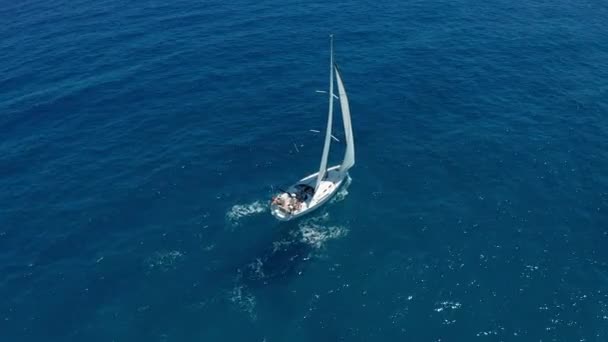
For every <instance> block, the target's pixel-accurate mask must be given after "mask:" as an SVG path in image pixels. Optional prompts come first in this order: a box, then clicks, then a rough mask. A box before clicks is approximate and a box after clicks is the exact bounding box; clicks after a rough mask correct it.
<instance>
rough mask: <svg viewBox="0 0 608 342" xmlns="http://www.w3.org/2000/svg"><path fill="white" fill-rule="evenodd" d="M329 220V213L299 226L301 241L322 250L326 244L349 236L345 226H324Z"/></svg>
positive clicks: (305, 221)
mask: <svg viewBox="0 0 608 342" xmlns="http://www.w3.org/2000/svg"><path fill="white" fill-rule="evenodd" d="M328 218H329V215H328V214H327V213H325V214H323V215H322V216H319V217H313V218H310V219H307V220H304V221H302V222H300V223H299V224H298V227H299V228H300V229H299V233H300V241H302V242H304V243H306V244H309V245H311V246H312V247H314V248H321V247H323V245H324V244H325V242H327V241H329V240H333V239H337V238H340V237H343V236H346V234H348V229H346V228H345V227H343V226H329V225H323V223H325V222H326V221H327V220H328Z"/></svg>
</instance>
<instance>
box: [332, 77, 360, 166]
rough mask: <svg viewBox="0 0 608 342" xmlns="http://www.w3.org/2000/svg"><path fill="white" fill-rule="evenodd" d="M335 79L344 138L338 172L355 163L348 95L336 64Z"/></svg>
mask: <svg viewBox="0 0 608 342" xmlns="http://www.w3.org/2000/svg"><path fill="white" fill-rule="evenodd" d="M335 70H336V81H337V83H338V94H339V95H340V107H341V109H342V121H343V122H344V137H345V140H346V151H345V152H344V160H343V161H342V164H341V165H340V172H342V173H344V172H346V171H348V169H350V168H351V167H353V165H355V141H354V139H353V126H352V124H351V122H350V107H349V105H348V97H347V96H346V90H345V89H344V83H342V77H341V76H340V71H339V70H338V66H337V65H336V66H335Z"/></svg>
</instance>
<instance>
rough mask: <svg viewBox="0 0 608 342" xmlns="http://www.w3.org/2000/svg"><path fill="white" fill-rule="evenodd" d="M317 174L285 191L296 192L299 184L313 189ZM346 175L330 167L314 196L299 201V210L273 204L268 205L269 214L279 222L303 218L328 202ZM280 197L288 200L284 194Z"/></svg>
mask: <svg viewBox="0 0 608 342" xmlns="http://www.w3.org/2000/svg"><path fill="white" fill-rule="evenodd" d="M318 174H319V173H318V172H316V173H313V174H311V175H308V176H306V177H304V178H302V179H300V180H299V181H298V182H297V183H296V184H294V185H292V186H290V187H289V188H288V189H287V192H288V193H295V192H297V191H298V189H297V186H298V185H300V184H304V185H308V186H312V187H314V185H315V184H316V181H317V176H318ZM346 175H347V174H346V173H344V172H340V165H336V166H332V167H330V168H329V169H327V176H326V178H325V180H323V181H321V183H320V184H319V187H318V189H317V191H316V192H315V194H314V195H313V196H311V197H310V198H307V199H306V200H305V201H301V202H300V203H301V204H300V207H299V208H297V209H295V210H289V209H287V208H285V206H280V205H277V204H274V203H273V204H271V205H270V212H271V213H272V215H273V216H274V217H276V218H277V219H279V220H281V221H289V220H293V219H295V218H298V217H301V216H304V215H306V214H308V213H310V212H312V211H314V210H315V209H317V208H319V207H320V206H322V205H323V204H324V203H325V202H327V201H328V200H330V199H331V198H332V197H333V196H334V195H335V194H336V193H337V192H338V189H339V188H340V186H341V185H342V183H343V182H344V179H346ZM280 196H283V199H284V200H288V199H289V195H288V194H286V193H284V194H282V195H280Z"/></svg>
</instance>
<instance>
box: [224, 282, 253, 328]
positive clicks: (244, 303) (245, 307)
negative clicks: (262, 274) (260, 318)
mask: <svg viewBox="0 0 608 342" xmlns="http://www.w3.org/2000/svg"><path fill="white" fill-rule="evenodd" d="M230 301H231V302H232V303H234V304H235V305H236V306H237V307H238V308H239V309H240V310H241V311H243V312H246V313H248V314H249V317H250V318H251V319H252V320H255V319H256V318H257V315H256V313H255V306H256V300H255V296H254V295H253V294H251V293H250V292H249V291H248V290H247V287H245V286H244V285H237V286H235V287H234V288H233V289H232V291H231V292H230Z"/></svg>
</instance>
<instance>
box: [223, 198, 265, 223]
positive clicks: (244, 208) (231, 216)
mask: <svg viewBox="0 0 608 342" xmlns="http://www.w3.org/2000/svg"><path fill="white" fill-rule="evenodd" d="M266 210H268V206H267V205H266V204H265V203H263V202H261V201H255V202H252V203H249V204H235V205H234V206H232V208H231V209H230V210H229V211H228V212H227V213H226V218H227V219H228V221H230V223H231V224H232V225H234V226H237V225H239V224H240V221H241V220H242V219H243V218H245V217H249V216H252V215H258V214H261V213H263V212H265V211H266Z"/></svg>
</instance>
